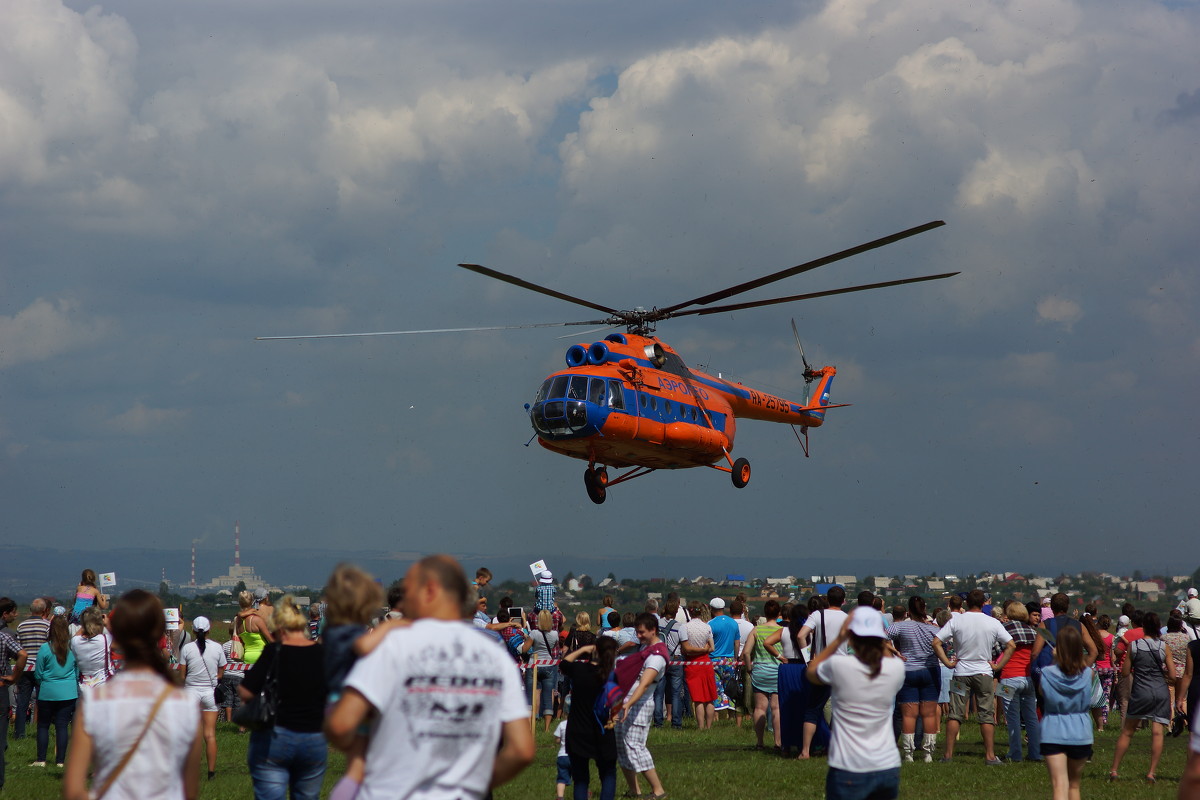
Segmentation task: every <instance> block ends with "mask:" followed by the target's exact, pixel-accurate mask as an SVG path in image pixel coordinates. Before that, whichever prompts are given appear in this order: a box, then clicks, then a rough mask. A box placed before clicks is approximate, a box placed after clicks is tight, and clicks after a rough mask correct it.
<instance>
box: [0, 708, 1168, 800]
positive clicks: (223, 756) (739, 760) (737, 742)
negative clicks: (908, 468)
mask: <svg viewBox="0 0 1200 800" xmlns="http://www.w3.org/2000/svg"><path fill="white" fill-rule="evenodd" d="M748 724H749V723H747V726H748ZM30 733H32V731H31V732H30ZM218 739H219V743H218V761H219V763H218V766H217V776H216V778H215V779H213V780H212V781H205V782H204V785H203V786H202V787H201V792H200V796H201V797H202V798H205V800H250V798H252V797H253V792H252V790H251V787H250V775H249V772H248V770H247V768H246V759H245V753H246V737H245V736H244V735H239V734H238V733H237V731H236V729H235V728H233V726H231V725H226V724H224V723H220V724H219V725H218ZM997 739H998V740H999V741H998V742H997V750H998V752H1001V753H1003V752H1004V751H1005V748H1006V745H1005V744H1003V742H1004V740H1005V734H1004V732H1003V730H998V731H997ZM1116 740H1117V734H1116V731H1115V730H1109V731H1106V732H1105V733H1103V734H1098V735H1097V737H1096V755H1095V759H1094V761H1093V763H1091V764H1089V765H1088V767H1087V769H1086V771H1085V772H1084V779H1083V780H1084V783H1083V792H1082V794H1083V796H1084V797H1086V798H1089V799H1090V798H1101V799H1103V798H1112V800H1136V799H1137V798H1174V797H1175V792H1176V786H1177V781H1178V779H1179V776H1180V775H1181V774H1182V772H1183V765H1184V761H1185V759H1186V757H1187V737H1186V736H1181V737H1180V738H1178V739H1172V738H1170V737H1168V738H1167V740H1166V746H1165V748H1164V752H1163V759H1162V763H1161V764H1160V765H1159V770H1158V775H1159V781H1158V783H1157V784H1156V785H1153V786H1151V785H1148V784H1146V783H1145V782H1144V781H1143V780H1142V776H1144V775H1145V773H1146V768H1147V765H1148V763H1149V758H1150V734H1149V731H1140V732H1139V733H1138V734H1137V736H1135V737H1134V740H1133V746H1132V747H1131V748H1130V751H1129V755H1128V756H1127V757H1126V759H1125V763H1124V764H1123V765H1122V767H1121V774H1122V780H1120V781H1119V782H1117V783H1112V784H1110V783H1108V782H1107V781H1106V776H1107V774H1108V766H1109V764H1110V763H1111V759H1112V752H1113V747H1114V745H1115V744H1116ZM537 744H538V754H537V760H536V762H535V763H534V764H533V766H531V767H530V768H529V769H527V770H526V771H525V772H524V773H522V774H521V776H520V777H518V778H517V780H515V781H514V782H512V783H511V784H508V785H507V786H504V787H502V788H501V789H500V790H498V791H497V792H496V798H497V800H518V799H519V800H525V798H534V800H550V798H553V797H554V776H555V767H554V762H555V756H556V755H557V750H556V748H555V746H554V739H553V737H551V736H550V735H549V734H545V733H542V732H541V731H540V730H539V732H538V734H537ZM753 744H754V734H753V733H752V732H751V731H750V730H749V728H748V727H747V728H743V729H742V730H738V729H737V728H735V727H734V725H733V723H732V722H722V723H719V724H718V726H717V728H715V729H714V730H712V731H705V732H700V731H697V730H695V729H694V728H690V727H688V728H685V729H684V730H683V731H672V730H652V731H651V733H650V752H651V753H653V754H654V758H655V762H656V764H657V767H658V771H659V775H660V776H661V777H662V780H663V785H664V786H665V787H666V789H667V792H668V793H669V794H670V795H671V797H673V798H677V800H683V798H703V799H705V800H707V798H714V799H715V798H722V799H723V800H724V799H732V798H754V800H777V799H778V800H783V798H787V799H788V800H795V798H819V797H822V796H823V793H824V786H825V767H826V764H825V761H824V759H814V760H812V761H806V762H800V761H795V760H789V761H784V760H783V759H781V758H779V757H777V756H773V755H768V754H766V753H763V752H755V751H754V750H753V749H752V746H753ZM51 746H53V745H51ZM33 757H34V741H33V738H32V737H31V736H27V737H26V738H25V739H22V740H20V741H12V740H11V739H10V741H9V748H8V770H7V781H6V784H5V788H4V791H3V794H2V795H0V796H3V797H4V798H13V800H49V798H54V797H58V796H59V794H60V789H61V781H62V774H61V770H58V769H55V768H53V767H49V768H44V769H43V768H35V767H31V766H29V764H30V762H32V761H33ZM342 769H343V761H342V758H341V756H340V754H337V753H331V754H330V760H329V770H328V772H327V773H326V779H325V791H326V792H328V791H329V789H330V788H331V787H332V786H333V783H334V782H335V781H336V780H337V778H338V776H339V775H340V774H341V771H342ZM592 788H593V790H596V789H598V788H599V787H598V786H596V785H593V787H592ZM624 790H625V789H624V785H623V781H621V780H620V779H619V778H618V791H617V795H618V796H620V795H621V794H622V793H623V792H624ZM644 790H645V787H644V786H643V791H644ZM567 791H568V794H567V796H568V797H570V789H568V790H567ZM900 794H901V796H902V797H914V798H960V797H979V798H986V800H1000V799H1003V800H1018V799H1020V798H1040V797H1048V796H1049V794H1050V784H1049V779H1048V777H1047V775H1046V770H1045V767H1043V766H1042V765H1041V764H1035V763H1021V764H1005V765H1004V766H1002V767H987V766H984V764H983V744H982V742H981V741H980V738H979V728H978V726H975V727H969V726H964V728H963V734H962V738H961V739H960V740H959V743H958V748H957V751H956V753H955V761H954V763H952V764H938V763H933V764H922V763H916V764H906V765H905V766H904V768H903V770H902V771H901V777H900Z"/></svg>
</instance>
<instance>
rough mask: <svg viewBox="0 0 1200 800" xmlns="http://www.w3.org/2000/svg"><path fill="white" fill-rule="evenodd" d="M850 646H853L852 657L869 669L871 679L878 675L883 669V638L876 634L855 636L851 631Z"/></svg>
mask: <svg viewBox="0 0 1200 800" xmlns="http://www.w3.org/2000/svg"><path fill="white" fill-rule="evenodd" d="M850 646H851V647H853V648H854V657H855V658H857V659H858V660H859V661H861V662H862V663H863V664H865V665H866V666H867V667H868V668H869V669H870V671H871V679H872V680H874V679H875V678H877V677H879V673H880V671H882V669H883V666H882V665H883V639H880V638H879V637H877V636H856V635H854V633H853V632H851V633H850Z"/></svg>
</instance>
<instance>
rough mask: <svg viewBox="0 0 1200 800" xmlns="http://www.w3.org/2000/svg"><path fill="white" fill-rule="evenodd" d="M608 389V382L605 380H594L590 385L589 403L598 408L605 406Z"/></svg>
mask: <svg viewBox="0 0 1200 800" xmlns="http://www.w3.org/2000/svg"><path fill="white" fill-rule="evenodd" d="M607 388H608V381H606V380H604V379H603V378H592V382H591V383H589V384H588V402H589V403H595V404H596V405H598V406H602V405H604V394H605V390H606V389H607Z"/></svg>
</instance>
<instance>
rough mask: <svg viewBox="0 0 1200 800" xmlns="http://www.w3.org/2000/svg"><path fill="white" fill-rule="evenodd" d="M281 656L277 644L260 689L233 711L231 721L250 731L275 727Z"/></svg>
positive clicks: (281, 652) (281, 651) (280, 649)
mask: <svg viewBox="0 0 1200 800" xmlns="http://www.w3.org/2000/svg"><path fill="white" fill-rule="evenodd" d="M281 658H283V649H282V648H281V647H280V646H279V645H278V644H277V645H275V653H274V658H273V659H272V660H271V666H270V667H268V668H267V675H266V678H264V679H263V685H262V689H260V690H259V692H258V694H256V695H255V696H254V697H252V698H250V700H248V701H247V702H245V703H242V704H241V705H240V706H238V707H237V710H235V711H234V712H233V721H234V722H235V723H237V724H238V725H240V726H241V727H243V728H249V729H250V730H252V731H261V730H267V729H269V728H273V727H275V715H276V714H277V713H278V711H279V661H280V659H281Z"/></svg>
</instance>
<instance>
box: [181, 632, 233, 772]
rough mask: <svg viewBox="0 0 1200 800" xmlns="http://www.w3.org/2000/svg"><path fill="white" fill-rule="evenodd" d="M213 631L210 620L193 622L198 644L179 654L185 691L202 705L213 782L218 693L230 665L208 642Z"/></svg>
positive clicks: (191, 643) (219, 651)
mask: <svg viewBox="0 0 1200 800" xmlns="http://www.w3.org/2000/svg"><path fill="white" fill-rule="evenodd" d="M211 628H212V623H210V622H209V621H208V617H196V618H195V619H194V620H192V634H193V635H195V637H196V640H195V641H193V642H188V643H187V644H185V645H184V646H183V649H182V650H180V651H179V664H180V666H179V669H180V670H181V671H182V672H183V688H185V689H188V690H190V691H191V693H192V694H194V695H195V696H196V700H197V701H199V703H200V721H201V722H202V723H203V726H204V749H205V754H206V756H207V757H208V777H209V778H212V777H213V775H214V774H215V770H216V768H217V701H216V698H215V697H214V692H215V691H216V689H217V684H218V683H219V682H220V680H221V678H222V676H224V675H225V665H226V664H227V663H228V660H227V659H226V658H225V651H224V650H223V649H222V648H221V646H220V645H217V644H213V643H212V642H210V641H208V632H209V630H210V629H211Z"/></svg>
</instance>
